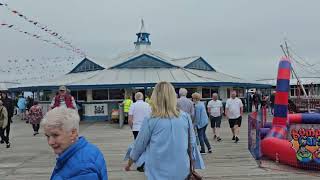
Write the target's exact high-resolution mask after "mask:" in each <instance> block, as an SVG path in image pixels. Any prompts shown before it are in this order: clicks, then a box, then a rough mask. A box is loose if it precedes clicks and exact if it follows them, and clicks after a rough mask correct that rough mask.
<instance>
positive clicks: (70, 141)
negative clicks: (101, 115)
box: [41, 107, 108, 180]
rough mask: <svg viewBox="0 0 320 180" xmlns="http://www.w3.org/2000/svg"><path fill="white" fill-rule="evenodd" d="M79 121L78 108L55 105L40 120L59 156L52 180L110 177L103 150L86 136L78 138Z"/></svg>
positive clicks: (97, 179) (104, 178)
mask: <svg viewBox="0 0 320 180" xmlns="http://www.w3.org/2000/svg"><path fill="white" fill-rule="evenodd" d="M79 121H80V118H79V115H78V113H77V111H76V110H74V109H70V108H65V107H56V108H54V109H53V110H51V111H49V112H48V113H47V114H46V116H45V117H44V119H43V120H42V122H41V124H42V126H43V127H44V132H45V135H46V137H47V141H48V144H49V146H50V147H51V148H52V149H53V152H54V153H55V154H56V155H57V162H56V166H55V168H54V170H53V173H52V175H51V178H50V179H51V180H60V179H73V180H85V179H88V180H89V179H90V180H107V179H108V176H107V169H106V163H105V160H104V157H103V154H102V153H101V151H100V150H99V149H98V148H97V147H96V146H95V145H93V144H91V143H89V142H88V141H87V140H86V139H85V138H84V137H82V136H80V137H79Z"/></svg>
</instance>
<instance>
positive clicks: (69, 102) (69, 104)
mask: <svg viewBox="0 0 320 180" xmlns="http://www.w3.org/2000/svg"><path fill="white" fill-rule="evenodd" d="M60 97H61V96H60V95H57V96H55V98H54V104H53V107H52V109H53V108H55V107H59V106H60ZM62 98H64V102H66V105H67V108H71V109H75V107H74V106H73V104H72V96H70V95H68V94H66V95H64V96H63V97H62Z"/></svg>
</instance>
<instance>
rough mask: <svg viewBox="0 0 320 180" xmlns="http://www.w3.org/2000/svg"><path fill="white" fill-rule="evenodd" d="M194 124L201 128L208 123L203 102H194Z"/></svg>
mask: <svg viewBox="0 0 320 180" xmlns="http://www.w3.org/2000/svg"><path fill="white" fill-rule="evenodd" d="M194 110H195V125H196V127H197V128H198V129H201V128H203V127H204V126H206V125H208V115H207V111H206V107H205V106H204V103H203V102H198V103H196V104H195V107H194Z"/></svg>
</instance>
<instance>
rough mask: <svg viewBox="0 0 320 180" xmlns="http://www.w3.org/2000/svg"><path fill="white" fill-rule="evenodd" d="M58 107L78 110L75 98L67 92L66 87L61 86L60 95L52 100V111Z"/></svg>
mask: <svg viewBox="0 0 320 180" xmlns="http://www.w3.org/2000/svg"><path fill="white" fill-rule="evenodd" d="M56 107H66V108H71V109H77V105H76V102H75V100H74V97H73V96H71V95H70V94H69V93H68V92H67V88H66V87H65V86H60V87H59V93H58V94H57V95H56V96H55V97H54V98H53V99H52V102H51V104H50V109H54V108H56Z"/></svg>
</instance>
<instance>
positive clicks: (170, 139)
mask: <svg viewBox="0 0 320 180" xmlns="http://www.w3.org/2000/svg"><path fill="white" fill-rule="evenodd" d="M151 101H152V106H151V108H152V114H151V117H150V118H146V119H145V120H144V121H143V123H142V126H141V129H140V132H139V134H138V137H137V139H136V141H135V143H134V146H133V149H132V151H131V153H130V161H129V163H128V165H127V166H126V168H125V169H126V170H127V171H128V170H130V166H131V163H132V162H138V160H139V159H140V158H141V156H142V155H145V167H146V168H145V175H146V176H147V179H148V180H159V179H168V180H169V179H170V180H171V179H172V180H173V179H174V180H176V179H177V180H180V179H186V178H187V177H188V175H189V174H190V172H191V169H193V168H192V167H195V168H204V163H203V160H202V157H201V155H200V152H199V150H198V148H197V145H196V139H195V135H194V131H193V126H192V122H191V119H190V116H189V115H188V114H187V113H185V112H182V111H180V110H179V109H177V99H176V93H175V90H174V88H173V86H172V85H171V84H170V83H168V82H159V83H158V84H157V85H156V86H155V88H154V90H153V93H152V96H151ZM193 163H194V164H193ZM190 168H191V169H190Z"/></svg>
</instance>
